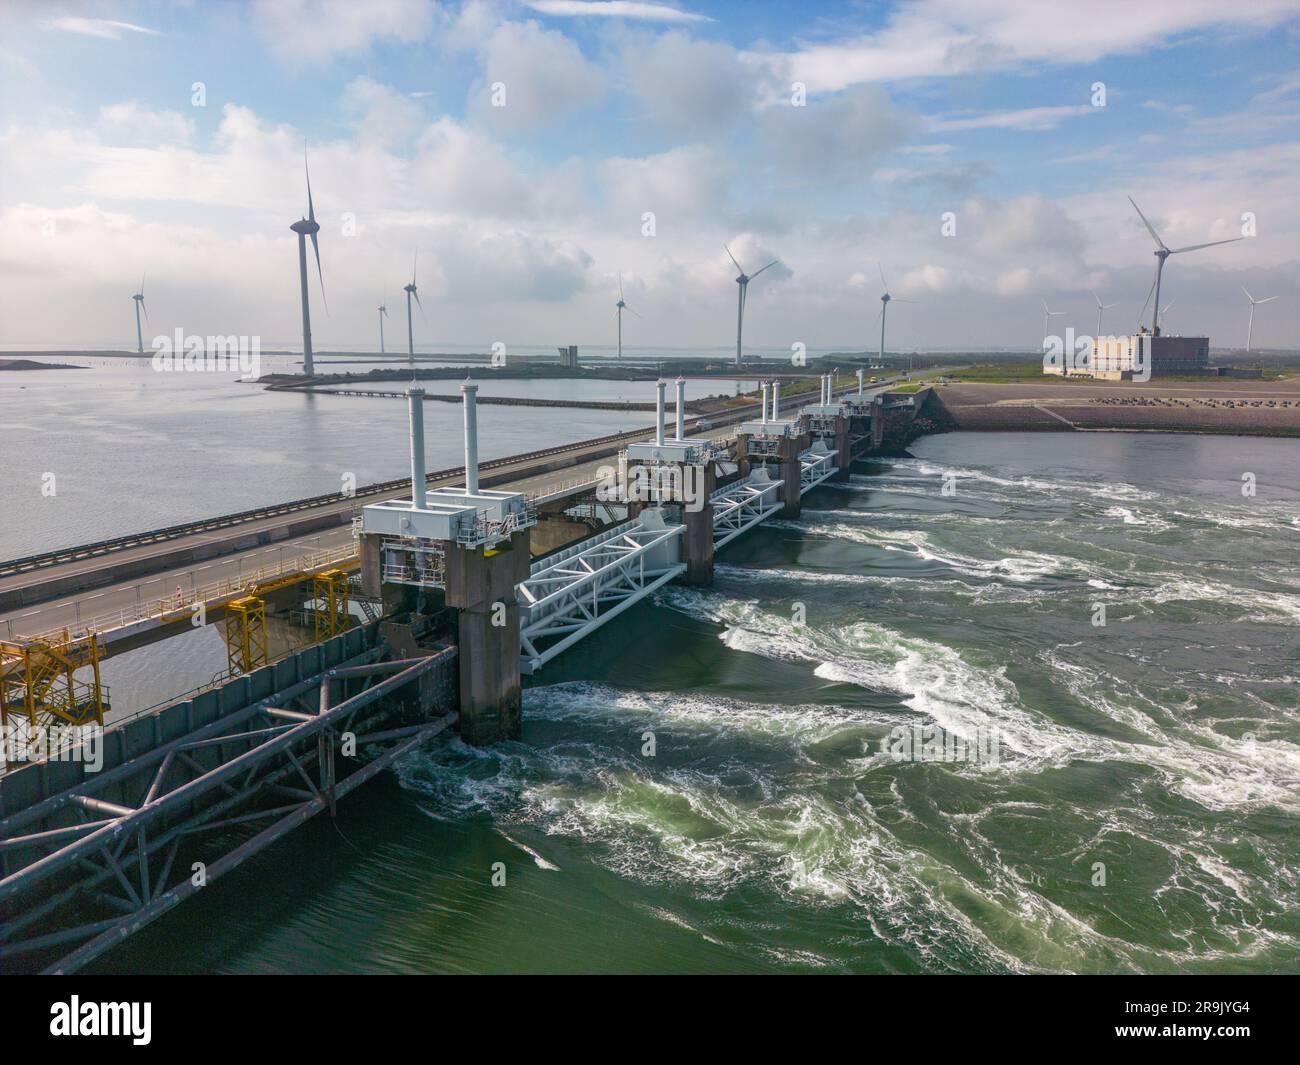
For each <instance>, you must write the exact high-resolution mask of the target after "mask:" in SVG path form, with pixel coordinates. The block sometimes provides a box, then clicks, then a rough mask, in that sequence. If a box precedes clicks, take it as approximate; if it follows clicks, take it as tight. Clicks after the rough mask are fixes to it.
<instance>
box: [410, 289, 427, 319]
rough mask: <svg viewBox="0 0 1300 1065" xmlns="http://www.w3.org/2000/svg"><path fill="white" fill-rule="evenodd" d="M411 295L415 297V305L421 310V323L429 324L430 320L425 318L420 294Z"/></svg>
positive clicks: (413, 293)
mask: <svg viewBox="0 0 1300 1065" xmlns="http://www.w3.org/2000/svg"><path fill="white" fill-rule="evenodd" d="M411 295H412V296H414V297H415V305H416V306H417V307H419V308H420V321H422V322H427V321H428V320H429V319H427V318H426V317H425V316H424V304H423V303H421V302H420V294H419V293H418V292H412V293H411Z"/></svg>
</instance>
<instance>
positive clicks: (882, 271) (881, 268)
mask: <svg viewBox="0 0 1300 1065" xmlns="http://www.w3.org/2000/svg"><path fill="white" fill-rule="evenodd" d="M876 269H877V270H879V271H880V287H881V288H883V289H884V290H885V291H886V292H888V291H889V282H887V281H886V280H885V265H884V263H876Z"/></svg>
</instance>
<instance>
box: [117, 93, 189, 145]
mask: <svg viewBox="0 0 1300 1065" xmlns="http://www.w3.org/2000/svg"><path fill="white" fill-rule="evenodd" d="M99 125H100V127H101V129H103V131H104V132H105V134H106V135H108V136H116V137H120V138H124V139H128V140H133V141H138V142H146V143H155V144H162V143H167V142H185V141H188V140H189V139H190V138H191V137H193V136H194V120H193V119H192V118H189V117H187V116H185V115H182V114H180V113H179V112H178V111H153V110H151V109H149V108H147V107H145V106H143V105H142V104H140V103H139V102H137V101H135V100H125V101H123V102H121V103H116V104H107V105H105V106H104V107H101V108H100V109H99Z"/></svg>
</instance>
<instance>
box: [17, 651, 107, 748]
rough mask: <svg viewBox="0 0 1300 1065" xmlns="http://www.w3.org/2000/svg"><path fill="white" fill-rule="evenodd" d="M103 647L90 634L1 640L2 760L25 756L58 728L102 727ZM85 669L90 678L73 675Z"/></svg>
mask: <svg viewBox="0 0 1300 1065" xmlns="http://www.w3.org/2000/svg"><path fill="white" fill-rule="evenodd" d="M102 657H103V646H102V644H101V642H100V640H99V638H98V637H97V636H96V634H95V633H94V632H91V631H87V632H84V633H80V634H78V635H77V636H73V635H71V634H70V633H69V632H68V631H67V630H66V629H65V630H63V632H62V633H61V634H57V635H52V636H45V637H42V638H39V639H34V640H27V639H12V640H0V727H2V728H3V729H4V739H5V741H6V743H5V751H6V757H12V756H13V755H14V754H16V753H17V751H10V750H9V746H10V745H13V746H14V747H15V748H19V749H21V750H22V751H24V752H25V753H27V752H30V749H31V747H32V745H33V744H42V743H44V742H46V740H45V737H47V736H50V735H52V734H53V731H54V730H55V729H58V728H62V727H74V726H82V725H102V724H103V723H104V712H105V711H106V710H107V709H108V708H109V702H108V689H107V688H106V687H105V686H104V685H103V684H102V683H101V682H100V677H99V662H100V659H101V658H102ZM86 668H89V670H90V674H89V676H88V677H78V676H77V672H78V671H79V670H84V669H86Z"/></svg>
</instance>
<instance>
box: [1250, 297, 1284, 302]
mask: <svg viewBox="0 0 1300 1065" xmlns="http://www.w3.org/2000/svg"><path fill="white" fill-rule="evenodd" d="M1281 298H1282V297H1281V296H1265V297H1264V298H1263V299H1262V300H1256V301H1255V303H1256V304H1260V303H1272V302H1273V301H1274V300H1280V299H1281Z"/></svg>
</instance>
